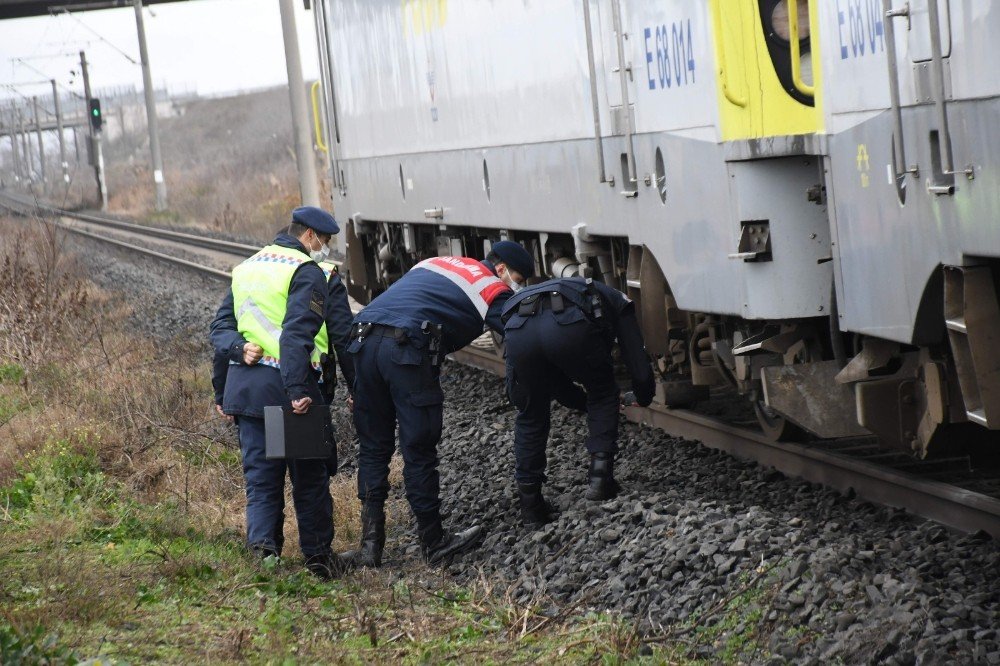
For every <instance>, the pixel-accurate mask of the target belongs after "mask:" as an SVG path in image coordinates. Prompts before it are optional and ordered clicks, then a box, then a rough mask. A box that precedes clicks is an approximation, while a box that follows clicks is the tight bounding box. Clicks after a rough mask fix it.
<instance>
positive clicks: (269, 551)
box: [247, 543, 281, 562]
mask: <svg viewBox="0 0 1000 666" xmlns="http://www.w3.org/2000/svg"><path fill="white" fill-rule="evenodd" d="M247 550H248V551H250V556H251V557H253V559H255V560H257V561H258V562H263V561H264V560H266V559H267V558H269V557H274V558H279V557H281V553H279V552H278V551H277V549H275V548H272V547H271V546H265V545H263V544H259V543H255V544H251V545H249V546H247Z"/></svg>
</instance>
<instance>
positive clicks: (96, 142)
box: [80, 51, 108, 210]
mask: <svg viewBox="0 0 1000 666" xmlns="http://www.w3.org/2000/svg"><path fill="white" fill-rule="evenodd" d="M80 73H81V74H82V75H83V96H84V97H86V98H87V99H86V100H85V101H84V105H85V106H84V111H85V114H86V115H87V137H88V139H89V141H88V142H89V144H90V146H91V149H92V150H91V151H90V155H91V158H92V159H93V164H94V177H95V178H96V179H97V200H98V201H100V202H101V210H107V209H108V185H107V183H106V182H105V181H104V153H103V152H102V151H101V135H100V133H99V132H94V125H93V124H92V122H91V121H90V113H89V111H90V107H89V104H90V72H89V71H88V70H87V54H86V53H84V52H83V51H80Z"/></svg>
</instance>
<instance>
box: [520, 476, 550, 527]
mask: <svg viewBox="0 0 1000 666" xmlns="http://www.w3.org/2000/svg"><path fill="white" fill-rule="evenodd" d="M517 497H518V501H519V503H520V505H521V521H522V522H523V523H524V526H525V527H528V528H530V529H538V528H539V527H541V526H542V525H545V524H546V523H551V522H552V521H553V520H554V519H555V517H554V516H553V515H552V514H553V513H555V510H554V509H553V508H552V505H551V504H549V503H548V502H546V501H545V498H544V497H542V484H540V483H519V484H517Z"/></svg>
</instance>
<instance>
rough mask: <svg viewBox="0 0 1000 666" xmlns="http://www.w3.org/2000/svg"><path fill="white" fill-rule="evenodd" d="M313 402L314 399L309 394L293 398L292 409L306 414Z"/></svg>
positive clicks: (297, 412)
mask: <svg viewBox="0 0 1000 666" xmlns="http://www.w3.org/2000/svg"><path fill="white" fill-rule="evenodd" d="M311 404H313V399H312V398H310V397H309V396H306V397H305V398H299V399H298V400H292V411H293V412H295V413H296V414H305V413H306V412H308V411H309V405H311Z"/></svg>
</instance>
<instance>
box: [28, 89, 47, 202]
mask: <svg viewBox="0 0 1000 666" xmlns="http://www.w3.org/2000/svg"><path fill="white" fill-rule="evenodd" d="M31 106H32V108H33V111H34V113H35V136H36V137H37V138H38V173H39V175H41V177H42V185H44V184H45V142H44V141H42V119H41V117H40V116H39V115H38V97H32V98H31Z"/></svg>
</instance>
